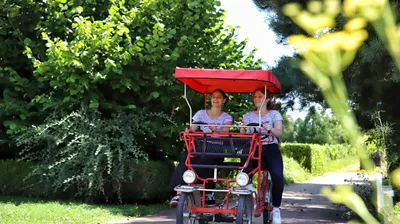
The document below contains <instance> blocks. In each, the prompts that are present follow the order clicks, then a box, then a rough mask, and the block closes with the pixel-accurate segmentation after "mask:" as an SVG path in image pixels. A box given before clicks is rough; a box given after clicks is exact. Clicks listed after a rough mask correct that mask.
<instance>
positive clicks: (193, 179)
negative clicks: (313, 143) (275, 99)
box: [174, 68, 280, 224]
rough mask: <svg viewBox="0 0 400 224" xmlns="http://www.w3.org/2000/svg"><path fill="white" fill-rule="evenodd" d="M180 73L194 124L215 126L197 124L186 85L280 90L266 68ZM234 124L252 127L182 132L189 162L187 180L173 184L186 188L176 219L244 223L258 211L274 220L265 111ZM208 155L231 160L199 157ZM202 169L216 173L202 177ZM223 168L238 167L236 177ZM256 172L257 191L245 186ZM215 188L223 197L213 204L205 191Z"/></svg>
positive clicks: (265, 218)
mask: <svg viewBox="0 0 400 224" xmlns="http://www.w3.org/2000/svg"><path fill="white" fill-rule="evenodd" d="M175 78H176V79H177V80H179V81H180V82H182V83H183V85H184V98H185V100H186V102H187V105H188V107H189V112H190V113H189V114H190V119H189V122H190V127H192V126H193V125H197V126H202V125H204V126H206V125H207V126H210V125H209V124H201V123H200V124H198V123H197V124H195V123H193V121H192V116H193V114H192V107H191V104H190V101H189V99H188V97H187V96H188V95H187V88H191V89H192V90H194V91H196V92H198V93H201V94H209V93H212V92H213V91H214V90H216V89H221V90H223V91H224V92H226V93H230V94H234V93H237V94H240V93H252V92H253V91H254V90H255V89H259V88H263V89H264V91H265V96H267V92H268V93H270V94H277V93H279V91H280V83H279V81H278V79H277V78H276V77H275V76H274V75H273V74H272V73H271V72H270V71H266V70H221V69H191V68H176V70H175ZM264 102H265V99H264ZM264 102H263V103H264ZM232 126H235V127H238V128H245V129H246V130H247V132H245V133H240V132H201V131H193V130H192V129H188V130H185V131H182V132H181V133H180V138H181V140H183V141H184V144H185V146H186V150H187V157H186V161H185V165H186V167H187V170H186V171H185V172H184V174H183V176H182V178H183V182H184V183H185V184H182V185H178V186H176V187H175V189H174V190H175V191H177V192H181V196H180V200H179V203H178V206H177V210H176V223H178V224H183V223H199V224H204V223H209V222H235V223H237V224H242V223H252V219H253V216H255V217H258V216H261V215H262V216H263V223H270V222H271V210H272V204H271V200H272V198H271V186H272V184H273V183H272V181H271V178H270V175H269V173H268V171H267V170H266V169H264V168H263V166H262V162H261V151H262V142H263V141H267V140H266V137H267V136H268V134H261V114H259V122H258V123H250V124H248V125H246V126H241V125H240V124H239V125H237V124H236V125H232ZM249 126H251V127H249ZM196 158H202V159H201V160H199V159H196ZM207 158H224V161H227V162H223V163H221V164H208V163H199V162H197V161H204V160H207ZM226 158H229V159H226ZM200 169H209V170H212V171H213V172H211V173H213V175H212V176H208V177H204V176H200V175H198V174H197V173H198V171H199V170H200ZM221 170H229V171H235V172H231V173H234V174H235V176H232V175H230V176H229V177H226V176H225V177H220V175H219V174H220V173H221V172H220V171H221ZM253 175H254V177H255V178H257V181H256V183H257V184H256V185H257V187H256V188H255V190H252V189H248V188H247V187H246V186H248V185H249V184H251V182H252V180H251V178H250V176H253ZM208 182H215V183H219V186H222V187H220V188H216V189H210V188H207V187H206V186H207V183H208ZM210 192H213V193H216V194H219V195H221V196H220V200H218V201H217V203H215V204H214V205H208V204H206V203H205V195H206V193H210Z"/></svg>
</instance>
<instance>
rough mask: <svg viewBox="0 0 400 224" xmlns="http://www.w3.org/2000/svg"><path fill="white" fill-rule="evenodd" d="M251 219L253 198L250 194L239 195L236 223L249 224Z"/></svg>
mask: <svg viewBox="0 0 400 224" xmlns="http://www.w3.org/2000/svg"><path fill="white" fill-rule="evenodd" d="M252 220H253V198H252V197H251V195H241V196H239V202H238V207H237V214H236V224H251V223H252Z"/></svg>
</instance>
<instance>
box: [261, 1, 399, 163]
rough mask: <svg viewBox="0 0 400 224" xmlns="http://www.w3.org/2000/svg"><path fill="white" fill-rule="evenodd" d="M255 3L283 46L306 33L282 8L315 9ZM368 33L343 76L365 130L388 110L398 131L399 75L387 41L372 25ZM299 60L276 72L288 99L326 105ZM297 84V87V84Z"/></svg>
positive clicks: (385, 119)
mask: <svg viewBox="0 0 400 224" xmlns="http://www.w3.org/2000/svg"><path fill="white" fill-rule="evenodd" d="M253 2H254V3H255V4H256V5H257V6H258V7H259V8H260V10H264V11H265V12H266V13H268V14H269V15H270V17H269V19H270V20H269V25H270V27H271V28H272V29H273V30H274V31H275V32H276V33H277V35H278V37H279V38H280V40H279V41H280V42H281V43H284V44H285V43H286V41H287V37H288V36H289V35H292V34H302V33H304V32H305V31H302V30H301V29H300V28H299V27H298V26H297V25H296V24H295V23H293V22H292V21H291V20H290V19H289V18H288V17H286V16H284V15H283V14H282V12H281V9H282V7H283V5H285V4H287V3H289V2H298V3H300V4H301V6H302V7H311V6H309V5H308V2H311V1H296V0H284V1H280V0H272V1H266V0H253ZM390 3H391V4H392V7H393V11H395V12H399V11H400V8H399V1H395V0H393V1H390ZM397 14H398V13H397ZM344 22H345V19H344V17H343V16H342V15H339V16H338V17H337V18H336V23H337V27H336V29H337V30H341V29H342V28H343V25H344ZM336 29H335V30H336ZM335 30H332V31H335ZM367 31H368V33H369V38H368V40H367V41H365V42H364V44H363V46H362V47H361V49H360V51H359V52H358V54H357V56H356V59H355V60H354V62H353V63H352V64H351V65H350V66H349V67H348V68H347V69H346V71H345V72H344V73H343V76H344V79H345V82H346V85H347V89H348V91H349V98H350V101H351V106H352V109H353V110H354V112H355V114H356V116H357V120H358V123H359V124H360V125H361V127H362V128H365V129H371V128H373V127H374V126H373V122H371V119H370V117H371V115H373V114H374V113H375V112H376V111H385V114H384V115H383V116H382V119H383V122H389V123H390V124H393V128H394V129H395V130H399V129H400V117H399V116H398V114H399V112H400V107H397V106H394V105H397V101H398V99H397V96H398V95H399V94H400V92H399V91H400V88H399V87H400V82H399V81H398V80H399V72H398V70H397V68H396V67H395V64H394V63H393V61H392V59H391V57H390V55H389V52H388V51H387V49H386V48H385V44H384V42H383V41H382V40H381V39H380V38H378V36H377V34H376V33H375V31H373V29H372V27H371V26H370V27H367ZM328 32H329V31H328ZM297 61H298V60H297V56H294V57H293V58H288V57H285V58H283V59H282V60H280V62H279V63H278V65H277V66H276V68H275V70H274V73H275V74H277V76H278V78H279V79H280V80H282V85H283V86H289V88H286V89H285V94H286V95H287V96H293V95H295V96H296V97H298V98H299V99H300V100H302V101H303V104H306V103H307V102H309V101H314V102H321V103H322V104H323V105H325V103H324V101H323V98H322V96H321V94H320V91H319V90H318V88H317V87H316V86H314V85H312V84H311V83H310V81H309V80H307V79H305V78H304V75H303V74H302V73H301V72H300V70H299V69H298V68H297V67H296V66H297ZM293 65H295V66H293ZM287 67H291V68H290V69H289V68H287ZM293 83H296V84H295V85H293ZM289 92H291V94H289ZM293 92H294V93H295V94H293ZM299 96H300V97H299ZM392 138H393V141H394V142H395V145H398V144H399V143H400V137H399V136H398V135H393V137H392ZM388 153H389V154H398V152H396V151H395V147H392V148H391V149H389V150H388ZM389 157H390V156H389ZM392 158H398V156H393V157H392ZM393 162H394V163H393V167H396V164H399V163H400V161H399V160H397V161H393Z"/></svg>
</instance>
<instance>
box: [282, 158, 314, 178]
mask: <svg viewBox="0 0 400 224" xmlns="http://www.w3.org/2000/svg"><path fill="white" fill-rule="evenodd" d="M282 157H283V165H284V169H283V177H284V181H285V184H292V183H299V182H303V181H306V180H308V179H310V177H311V174H310V172H309V171H308V170H306V169H305V168H303V167H302V166H301V165H300V164H299V163H298V162H297V161H296V160H294V159H292V158H289V157H287V156H285V155H283V156H282Z"/></svg>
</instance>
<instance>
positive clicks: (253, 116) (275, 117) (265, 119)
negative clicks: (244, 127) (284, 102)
mask: <svg viewBox="0 0 400 224" xmlns="http://www.w3.org/2000/svg"><path fill="white" fill-rule="evenodd" d="M276 121H283V118H282V115H281V114H280V113H279V112H278V111H276V110H270V111H268V113H266V114H265V115H263V116H261V126H262V125H264V124H267V123H269V124H270V126H271V128H273V127H274V125H275V122H276ZM242 122H244V123H257V124H258V113H257V112H256V111H250V112H247V113H246V114H245V115H244V116H243V119H242ZM250 129H251V132H253V131H254V128H250ZM257 129H258V128H257ZM261 133H262V134H267V133H268V131H267V130H266V129H264V128H261ZM264 140H266V141H267V142H263V145H265V144H278V139H277V138H276V137H273V141H272V137H271V136H269V137H268V138H266V139H264Z"/></svg>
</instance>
